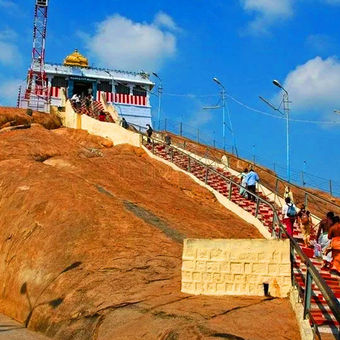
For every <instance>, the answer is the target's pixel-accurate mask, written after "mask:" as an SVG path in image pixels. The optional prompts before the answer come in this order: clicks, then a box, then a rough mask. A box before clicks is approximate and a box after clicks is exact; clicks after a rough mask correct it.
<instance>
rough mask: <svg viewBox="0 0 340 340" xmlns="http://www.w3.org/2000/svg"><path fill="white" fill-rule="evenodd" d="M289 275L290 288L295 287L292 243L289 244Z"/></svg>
mask: <svg viewBox="0 0 340 340" xmlns="http://www.w3.org/2000/svg"><path fill="white" fill-rule="evenodd" d="M289 247H290V275H291V282H292V287H294V286H295V278H294V261H295V258H294V257H295V256H294V247H293V244H292V242H290V245H289Z"/></svg>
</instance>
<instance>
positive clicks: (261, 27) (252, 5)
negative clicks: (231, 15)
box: [240, 0, 294, 34]
mask: <svg viewBox="0 0 340 340" xmlns="http://www.w3.org/2000/svg"><path fill="white" fill-rule="evenodd" d="M240 2H241V6H242V7H243V9H244V10H245V11H246V12H248V13H254V19H253V20H252V21H251V22H250V23H249V24H248V27H247V29H246V33H250V34H267V33H268V28H269V27H271V26H273V25H275V24H277V23H279V22H282V21H284V20H287V19H289V18H290V17H292V16H293V14H294V11H293V0H240Z"/></svg>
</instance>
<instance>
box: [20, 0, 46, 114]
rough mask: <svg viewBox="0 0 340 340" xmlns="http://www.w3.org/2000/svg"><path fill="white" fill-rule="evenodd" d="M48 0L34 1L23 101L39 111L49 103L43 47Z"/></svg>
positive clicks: (44, 45)
mask: <svg viewBox="0 0 340 340" xmlns="http://www.w3.org/2000/svg"><path fill="white" fill-rule="evenodd" d="M47 11H48V0H36V3H35V12H34V27H33V49H32V62H31V68H30V71H29V73H28V78H27V88H26V94H25V99H26V100H27V101H28V107H30V108H34V109H39V108H43V107H46V105H47V104H48V102H49V93H48V83H47V78H46V73H45V69H44V66H45V47H46V29H47Z"/></svg>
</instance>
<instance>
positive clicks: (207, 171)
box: [205, 166, 209, 184]
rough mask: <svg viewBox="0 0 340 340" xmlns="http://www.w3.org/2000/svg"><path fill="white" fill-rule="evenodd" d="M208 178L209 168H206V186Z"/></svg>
mask: <svg viewBox="0 0 340 340" xmlns="http://www.w3.org/2000/svg"><path fill="white" fill-rule="evenodd" d="M208 176H209V167H208V166H207V167H206V171H205V184H207V183H208Z"/></svg>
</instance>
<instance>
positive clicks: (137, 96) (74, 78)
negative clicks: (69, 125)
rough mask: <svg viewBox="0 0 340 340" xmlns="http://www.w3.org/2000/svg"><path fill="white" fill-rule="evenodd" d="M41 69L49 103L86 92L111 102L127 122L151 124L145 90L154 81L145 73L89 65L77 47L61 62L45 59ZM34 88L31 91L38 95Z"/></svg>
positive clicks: (21, 102)
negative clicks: (45, 61) (44, 76)
mask: <svg viewBox="0 0 340 340" xmlns="http://www.w3.org/2000/svg"><path fill="white" fill-rule="evenodd" d="M44 71H45V74H46V78H47V83H48V92H49V99H50V105H52V106H57V107H59V108H60V107H63V106H64V105H65V102H66V100H65V99H70V98H72V96H73V95H74V94H78V95H80V96H86V95H88V94H89V93H90V94H92V95H93V99H94V100H95V101H98V102H100V101H101V100H102V99H104V100H105V101H106V102H107V103H109V104H112V105H113V106H114V107H115V109H116V111H117V112H118V114H119V116H121V117H124V118H125V119H126V120H127V121H128V122H129V123H132V124H136V125H140V126H145V125H146V124H150V125H151V124H152V123H151V105H150V95H149V94H150V91H151V90H152V88H153V87H154V83H153V82H152V81H150V79H149V75H148V74H147V73H144V72H129V71H122V70H111V69H104V68H95V67H91V66H89V61H88V59H87V58H86V57H84V56H83V55H81V54H80V53H79V52H78V50H75V51H74V52H73V53H72V54H70V55H68V56H67V57H66V58H65V60H64V62H63V64H55V63H45V65H44ZM38 92H39V91H37V92H36V93H35V95H37V96H39V95H41V93H38ZM21 99H22V100H20V98H19V100H18V103H19V106H20V107H25V105H27V104H26V103H25V100H24V97H22V98H21ZM26 107H27V106H26Z"/></svg>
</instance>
